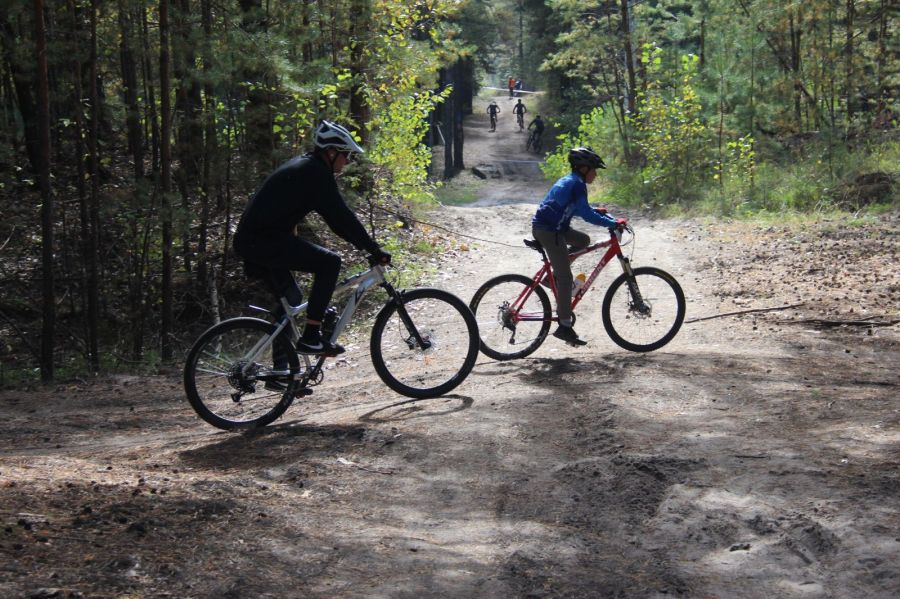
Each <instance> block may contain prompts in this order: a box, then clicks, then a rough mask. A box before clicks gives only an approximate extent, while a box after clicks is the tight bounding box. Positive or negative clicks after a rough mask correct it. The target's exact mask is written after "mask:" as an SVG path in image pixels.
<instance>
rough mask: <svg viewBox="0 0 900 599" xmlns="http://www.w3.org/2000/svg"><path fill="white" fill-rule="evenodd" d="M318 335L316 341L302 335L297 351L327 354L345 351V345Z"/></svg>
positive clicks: (331, 354) (333, 354)
mask: <svg viewBox="0 0 900 599" xmlns="http://www.w3.org/2000/svg"><path fill="white" fill-rule="evenodd" d="M317 337H318V338H317V339H315V340H314V341H310V340H309V339H306V338H304V337H300V340H299V341H298V342H297V352H298V353H301V354H312V355H319V354H324V355H326V356H336V355H338V354H342V353H344V347H343V346H342V345H338V344H337V343H332V342H331V341H327V340H325V339H322V336H321V335H318V336H317Z"/></svg>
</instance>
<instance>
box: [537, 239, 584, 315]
mask: <svg viewBox="0 0 900 599" xmlns="http://www.w3.org/2000/svg"><path fill="white" fill-rule="evenodd" d="M531 234H532V235H534V238H535V239H537V240H538V241H539V242H541V245H542V246H544V251H546V252H547V257H548V258H550V265H551V266H552V267H553V277H554V278H555V279H556V313H557V315H558V316H559V324H561V325H565V326H568V327H570V326H572V267H571V265H570V264H569V248H568V247H567V246H572V250H573V251H574V250H583V249H584V248H586V247H587V246H588V245H590V243H591V238H590V237H588V235H587V234H586V233H582V232H581V231H576V230H575V229H569V230H568V231H566V232H565V233H554V232H553V231H543V230H541V229H535V228H532V229H531Z"/></svg>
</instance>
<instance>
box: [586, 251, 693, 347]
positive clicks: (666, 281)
mask: <svg viewBox="0 0 900 599" xmlns="http://www.w3.org/2000/svg"><path fill="white" fill-rule="evenodd" d="M633 272H634V278H633V279H632V280H631V281H629V276H628V274H627V273H623V274H622V275H620V276H619V277H618V278H617V279H616V280H615V281H613V282H612V285H610V286H609V290H608V291H607V292H606V296H605V297H604V298H603V308H602V310H603V312H602V314H603V326H604V328H605V329H606V332H607V334H609V336H610V338H611V339H612V340H613V341H614V342H615V343H616V344H617V345H619V346H620V347H623V348H625V349H627V350H629V351H633V352H649V351H653V350H656V349H659V348H661V347H662V346H664V345H665V344H666V343H668V342H669V341H671V340H672V339H673V338H674V337H675V335H676V334H677V333H678V330H679V329H680V328H681V323H683V322H684V313H685V300H684V292H683V291H682V290H681V286H680V285H679V284H678V281H676V280H675V277H673V276H672V275H670V274H669V273H667V272H665V271H663V270H660V269H658V268H654V267H652V266H642V267H639V268H635V269H634V271H633ZM632 283H633V285H634V290H632V289H631V288H630V287H631V285H632ZM635 292H636V293H635Z"/></svg>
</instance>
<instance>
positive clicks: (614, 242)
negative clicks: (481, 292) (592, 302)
mask: <svg viewBox="0 0 900 599" xmlns="http://www.w3.org/2000/svg"><path fill="white" fill-rule="evenodd" d="M529 247H531V246H529ZM605 247H608V248H609V249H608V250H606V253H605V254H603V257H602V258H600V261H599V262H597V265H596V266H595V267H594V269H593V270H592V271H591V274H590V276H589V277H588V278H587V280H585V282H584V285H583V286H582V287H581V289H579V290H578V291H577V292H576V293H574V294H573V295H572V311H573V312H574V311H575V307H576V306H577V305H578V304H579V303H580V302H581V300H582V298H583V297H584V296H585V294H587V292H588V290H589V289H590V288H591V285H593V283H594V280H595V279H596V278H597V276H598V275H599V274H600V271H601V270H603V268H604V267H605V266H606V265H607V264H609V262H610V260H612V259H613V258H614V257H618V258H619V261H620V262H621V263H622V268H623V269H624V270H625V271H626V272H628V271H629V270H630V265H629V263H628V258H626V257H625V256H624V255H622V246H621V245H620V244H619V234H618V233H612V234H611V235H610V238H609V240H607V241H601V242H598V243H595V244H593V245H589V246H588V247H586V248H584V249H583V250H578V251H577V252H573V253H571V254H569V264H571V263H572V262H574V261H575V259H577V258H580V257H581V256H584V255H585V254H589V253H591V252H595V251H597V250H599V249H602V248H605ZM541 259H542V260H543V262H544V264H543V265H542V266H541V268H540V270H538V271H537V274H535V275H534V277H532V282H531V285H530V286H529V287H527V288H526V289H524V290H523V291H522V293H520V294H519V297H517V298H516V301H514V302H513V303H512V305H511V306H510V316H512V320H513V322H521V321H542V320H544V315H543V314H538V313H533V312H521V309H522V306H523V305H525V302H526V301H527V300H528V298H529V297H530V296H531V294H532V293H533V292H534V289H535V288H536V287H537V286H538V285H540V284H541V281H543V280H544V278H545V277H546V279H547V281H548V282H549V284H550V289H551V290H552V291H553V296H554V297H557V293H556V278H555V277H554V276H553V267H552V266H551V265H550V260H548V259H547V254H546V253H544V252H543V250H541ZM550 320H551V321H557V320H559V317H558V316H557V315H555V314H554V315H553V316H552V317H551V318H550Z"/></svg>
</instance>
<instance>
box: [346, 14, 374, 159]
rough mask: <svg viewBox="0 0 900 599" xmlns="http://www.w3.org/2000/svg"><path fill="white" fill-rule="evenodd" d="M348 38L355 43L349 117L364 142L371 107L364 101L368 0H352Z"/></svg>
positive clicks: (368, 22) (351, 70) (352, 51)
mask: <svg viewBox="0 0 900 599" xmlns="http://www.w3.org/2000/svg"><path fill="white" fill-rule="evenodd" d="M350 19H351V23H350V39H352V40H355V41H356V43H355V44H352V45H351V47H350V74H351V75H352V78H351V81H352V82H353V85H352V87H351V88H350V117H351V118H352V119H353V121H354V123H355V124H356V130H357V133H358V134H359V135H360V137H362V142H363V144H365V143H366V142H367V141H369V128H368V122H369V121H370V120H371V116H370V115H371V109H370V107H369V105H368V103H367V101H366V95H365V89H366V68H367V65H366V64H365V49H366V46H367V44H366V43H365V42H364V40H365V39H366V38H367V32H368V30H369V27H370V26H371V20H372V5H371V3H370V1H369V0H353V2H352V5H351V7H350Z"/></svg>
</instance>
